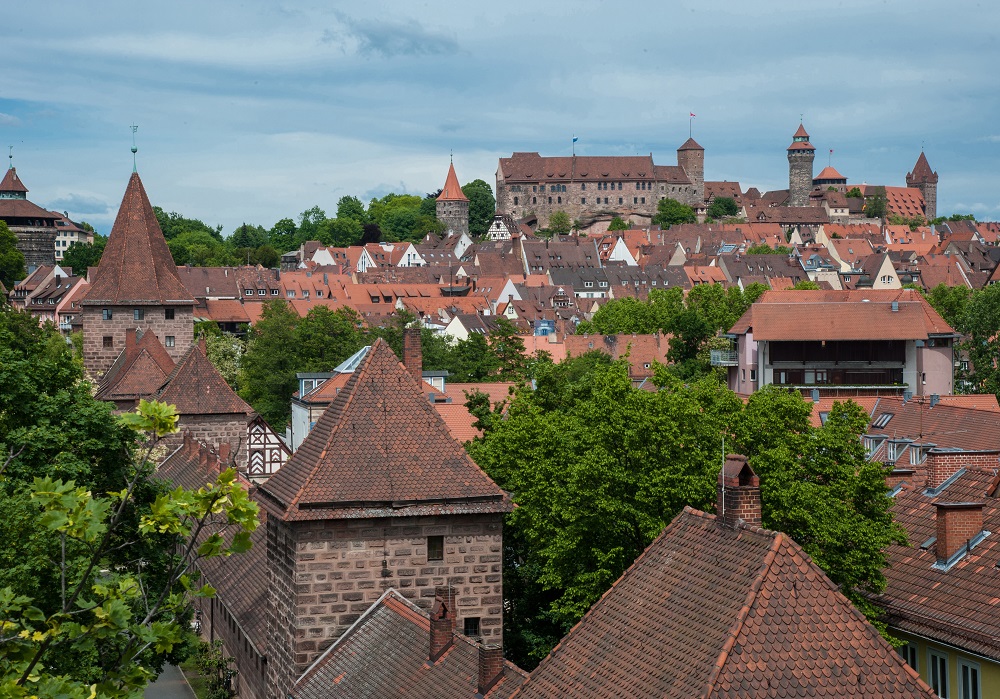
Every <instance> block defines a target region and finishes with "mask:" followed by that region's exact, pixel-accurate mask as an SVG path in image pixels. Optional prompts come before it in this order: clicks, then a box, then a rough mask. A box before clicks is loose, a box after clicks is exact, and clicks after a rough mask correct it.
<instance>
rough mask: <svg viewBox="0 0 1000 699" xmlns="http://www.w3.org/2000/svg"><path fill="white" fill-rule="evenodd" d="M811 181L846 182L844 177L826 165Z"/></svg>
mask: <svg viewBox="0 0 1000 699" xmlns="http://www.w3.org/2000/svg"><path fill="white" fill-rule="evenodd" d="M813 180H845V181H846V180H847V178H846V177H844V176H843V175H841V174H840V173H839V172H837V171H836V170H835V169H834V168H832V167H830V166H829V165H827V166H826V167H825V168H823V169H822V170H821V171H820V173H819V174H818V175H816V176H815V177H814V178H813Z"/></svg>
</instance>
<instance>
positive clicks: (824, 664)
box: [514, 507, 934, 699]
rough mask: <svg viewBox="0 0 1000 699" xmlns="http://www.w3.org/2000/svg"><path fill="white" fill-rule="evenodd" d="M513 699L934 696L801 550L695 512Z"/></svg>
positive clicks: (779, 537) (663, 537)
mask: <svg viewBox="0 0 1000 699" xmlns="http://www.w3.org/2000/svg"><path fill="white" fill-rule="evenodd" d="M514 696H516V697H518V698H519V699H533V698H534V697H553V696H573V697H583V698H585V699H598V698H603V697H608V698H610V697H616V698H617V697H622V696H628V697H707V696H714V697H770V696H777V697H806V696H811V697H845V696H857V697H889V696H893V697H903V696H905V697H926V698H928V699H930V698H931V697H933V696H934V695H933V694H932V692H931V691H930V689H929V688H928V687H927V686H926V685H925V684H923V683H922V682H921V681H920V679H919V677H918V676H917V674H916V672H914V671H913V670H912V669H910V668H908V667H907V666H906V665H905V664H904V663H903V661H902V659H901V658H900V657H899V656H898V655H897V654H896V652H895V651H894V650H893V648H892V647H891V646H890V645H889V644H888V643H887V642H886V641H885V640H884V639H883V638H882V637H881V636H880V635H879V633H878V631H876V630H875V629H874V628H872V626H870V625H869V624H868V623H867V622H866V620H865V618H864V617H863V616H862V615H861V614H860V613H859V612H858V611H857V610H855V609H854V607H853V606H852V605H851V604H850V602H848V601H847V600H846V599H845V598H844V597H843V596H842V595H841V594H840V593H839V592H838V591H837V589H836V587H835V586H834V585H833V583H831V582H830V580H829V579H828V578H827V577H826V576H825V575H824V574H823V572H822V571H821V570H820V569H819V568H818V567H817V566H816V565H815V564H814V563H813V562H812V561H811V560H810V558H809V557H808V556H807V555H806V554H805V553H804V552H803V551H802V549H801V548H800V547H799V546H798V544H796V543H795V542H794V541H792V540H791V539H789V538H788V537H787V536H785V535H784V534H780V533H775V532H771V531H767V530H764V529H758V528H754V527H748V526H740V527H738V528H731V527H728V526H724V525H723V524H722V523H721V522H720V521H718V520H717V519H716V517H715V516H714V515H710V514H705V513H703V512H699V511H697V510H694V509H692V508H689V507H688V508H685V509H684V511H683V512H682V513H681V514H679V515H678V516H677V517H676V518H675V519H674V521H673V522H671V523H670V525H668V526H667V528H666V529H665V530H664V531H663V533H662V534H660V536H659V537H658V538H657V539H656V540H655V541H654V542H653V543H652V544H650V546H649V547H648V548H647V549H646V551H645V552H644V553H643V554H642V555H641V556H640V557H639V559H638V560H636V562H635V563H634V564H633V565H632V567H631V568H629V570H628V571H626V572H625V574H624V575H623V576H622V577H621V578H619V579H618V581H617V582H616V583H615V584H614V586H613V587H612V588H611V589H610V590H609V591H608V592H606V593H605V594H604V596H603V597H602V598H601V599H600V600H599V601H598V602H597V603H596V604H595V605H594V606H593V607H592V608H591V609H590V611H589V612H587V614H586V616H584V618H583V620H582V621H580V623H578V624H577V625H576V626H575V627H574V628H573V630H572V631H570V632H569V634H568V635H567V636H566V637H565V638H563V640H562V641H561V642H560V643H559V645H557V646H556V647H555V649H553V651H552V652H551V653H550V654H549V656H548V657H547V658H546V659H545V660H543V661H542V663H541V664H540V665H539V666H538V667H537V668H536V669H535V671H534V672H532V673H531V676H530V677H529V678H528V681H527V682H525V683H524V685H522V687H521V689H520V690H518V692H517V693H516V694H515V695H514Z"/></svg>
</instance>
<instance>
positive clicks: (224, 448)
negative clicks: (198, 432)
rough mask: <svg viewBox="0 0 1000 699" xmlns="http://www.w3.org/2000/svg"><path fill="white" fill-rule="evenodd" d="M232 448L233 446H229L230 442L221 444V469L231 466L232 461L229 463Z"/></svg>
mask: <svg viewBox="0 0 1000 699" xmlns="http://www.w3.org/2000/svg"><path fill="white" fill-rule="evenodd" d="M230 449H231V447H230V446H229V442H223V443H222V444H220V445H219V468H220V469H223V468H229V466H230V463H229V454H230Z"/></svg>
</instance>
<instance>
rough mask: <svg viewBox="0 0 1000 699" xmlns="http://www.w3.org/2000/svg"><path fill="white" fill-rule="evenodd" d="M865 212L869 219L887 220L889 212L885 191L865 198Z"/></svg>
mask: <svg viewBox="0 0 1000 699" xmlns="http://www.w3.org/2000/svg"><path fill="white" fill-rule="evenodd" d="M864 211H865V216H867V217H868V218H885V216H886V212H887V211H888V202H887V200H886V198H885V190H881V191H876V192H875V194H872V195H871V196H869V197H865V207H864Z"/></svg>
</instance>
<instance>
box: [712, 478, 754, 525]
mask: <svg viewBox="0 0 1000 699" xmlns="http://www.w3.org/2000/svg"><path fill="white" fill-rule="evenodd" d="M717 494H718V502H717V504H716V512H717V513H718V514H719V517H720V518H721V519H722V522H723V523H724V524H726V525H727V526H730V527H735V526H736V525H737V524H739V523H740V522H741V521H742V522H744V523H746V524H749V525H751V526H754V527H759V526H760V525H761V514H760V488H758V487H754V486H736V487H733V486H728V487H726V488H725V499H724V500H723V486H722V485H719V487H718V490H717Z"/></svg>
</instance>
